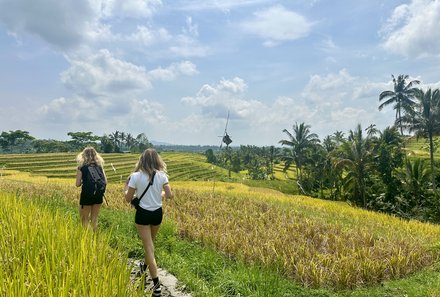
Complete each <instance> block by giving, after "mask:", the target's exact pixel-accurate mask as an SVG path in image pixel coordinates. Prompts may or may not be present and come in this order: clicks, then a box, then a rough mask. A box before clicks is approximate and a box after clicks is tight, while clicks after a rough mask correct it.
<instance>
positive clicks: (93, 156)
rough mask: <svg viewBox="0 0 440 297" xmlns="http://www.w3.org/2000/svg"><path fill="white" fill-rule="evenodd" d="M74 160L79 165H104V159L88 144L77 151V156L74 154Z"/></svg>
mask: <svg viewBox="0 0 440 297" xmlns="http://www.w3.org/2000/svg"><path fill="white" fill-rule="evenodd" d="M76 162H78V165H79V167H82V166H84V165H90V164H96V165H98V166H101V167H103V166H104V159H103V158H102V157H101V155H100V154H98V152H97V151H96V150H95V148H94V147H93V146H88V147H86V148H85V149H84V150H83V151H82V152H81V153H79V154H78V156H76Z"/></svg>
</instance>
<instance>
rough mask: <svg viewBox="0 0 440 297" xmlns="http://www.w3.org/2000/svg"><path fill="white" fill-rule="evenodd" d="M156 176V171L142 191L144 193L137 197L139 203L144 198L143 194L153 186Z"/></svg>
mask: <svg viewBox="0 0 440 297" xmlns="http://www.w3.org/2000/svg"><path fill="white" fill-rule="evenodd" d="M155 175H156V171H153V174H152V175H151V179H150V182H149V183H148V186H147V188H146V189H145V190H144V192H143V193H142V195H141V196H140V197H139V202H140V200H141V199H142V197H144V195H145V193H147V191H148V188H150V186H151V185H152V184H153V181H154V176H155Z"/></svg>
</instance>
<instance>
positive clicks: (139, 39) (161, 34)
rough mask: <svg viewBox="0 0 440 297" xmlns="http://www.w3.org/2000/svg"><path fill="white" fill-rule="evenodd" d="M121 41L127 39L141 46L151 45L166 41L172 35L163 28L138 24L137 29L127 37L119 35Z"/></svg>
mask: <svg viewBox="0 0 440 297" xmlns="http://www.w3.org/2000/svg"><path fill="white" fill-rule="evenodd" d="M119 39H120V40H121V41H128V42H132V43H134V44H138V45H142V46H151V45H154V44H157V43H162V42H167V41H170V40H171V39H172V35H171V34H170V33H169V32H168V31H167V30H166V29H164V28H158V29H152V28H149V27H146V26H138V27H137V31H135V32H134V33H132V34H130V35H128V36H127V37H122V36H120V37H119Z"/></svg>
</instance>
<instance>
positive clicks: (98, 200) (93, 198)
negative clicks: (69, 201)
mask: <svg viewBox="0 0 440 297" xmlns="http://www.w3.org/2000/svg"><path fill="white" fill-rule="evenodd" d="M102 202H103V195H87V194H85V193H81V196H80V198H79V205H93V204H102Z"/></svg>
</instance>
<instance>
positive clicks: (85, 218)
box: [79, 205, 92, 227]
mask: <svg viewBox="0 0 440 297" xmlns="http://www.w3.org/2000/svg"><path fill="white" fill-rule="evenodd" d="M91 212H92V206H91V205H80V206H79V216H80V218H81V223H82V225H83V226H84V227H87V225H88V224H89V222H90V213H91Z"/></svg>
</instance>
